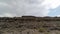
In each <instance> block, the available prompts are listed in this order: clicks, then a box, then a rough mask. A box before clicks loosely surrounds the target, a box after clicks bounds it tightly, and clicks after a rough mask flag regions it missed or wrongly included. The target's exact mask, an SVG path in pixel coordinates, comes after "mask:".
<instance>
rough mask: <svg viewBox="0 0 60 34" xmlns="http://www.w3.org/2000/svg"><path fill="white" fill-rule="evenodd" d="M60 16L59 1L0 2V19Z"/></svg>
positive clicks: (13, 0)
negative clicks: (28, 16)
mask: <svg viewBox="0 0 60 34" xmlns="http://www.w3.org/2000/svg"><path fill="white" fill-rule="evenodd" d="M23 15H30V16H60V0H0V17H14V16H17V17H18V16H23Z"/></svg>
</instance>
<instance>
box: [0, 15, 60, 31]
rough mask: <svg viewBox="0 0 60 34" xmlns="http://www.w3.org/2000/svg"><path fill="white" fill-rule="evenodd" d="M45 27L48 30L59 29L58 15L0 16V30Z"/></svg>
mask: <svg viewBox="0 0 60 34" xmlns="http://www.w3.org/2000/svg"><path fill="white" fill-rule="evenodd" d="M39 28H45V29H47V30H46V31H49V30H60V17H34V16H22V17H13V18H9V17H0V31H7V30H16V31H23V30H25V29H39Z"/></svg>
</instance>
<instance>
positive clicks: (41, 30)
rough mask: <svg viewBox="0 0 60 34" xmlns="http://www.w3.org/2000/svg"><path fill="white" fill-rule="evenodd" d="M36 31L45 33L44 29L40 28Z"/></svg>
mask: <svg viewBox="0 0 60 34" xmlns="http://www.w3.org/2000/svg"><path fill="white" fill-rule="evenodd" d="M38 30H39V32H45V31H46V28H42V27H41V28H39V29H38Z"/></svg>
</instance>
